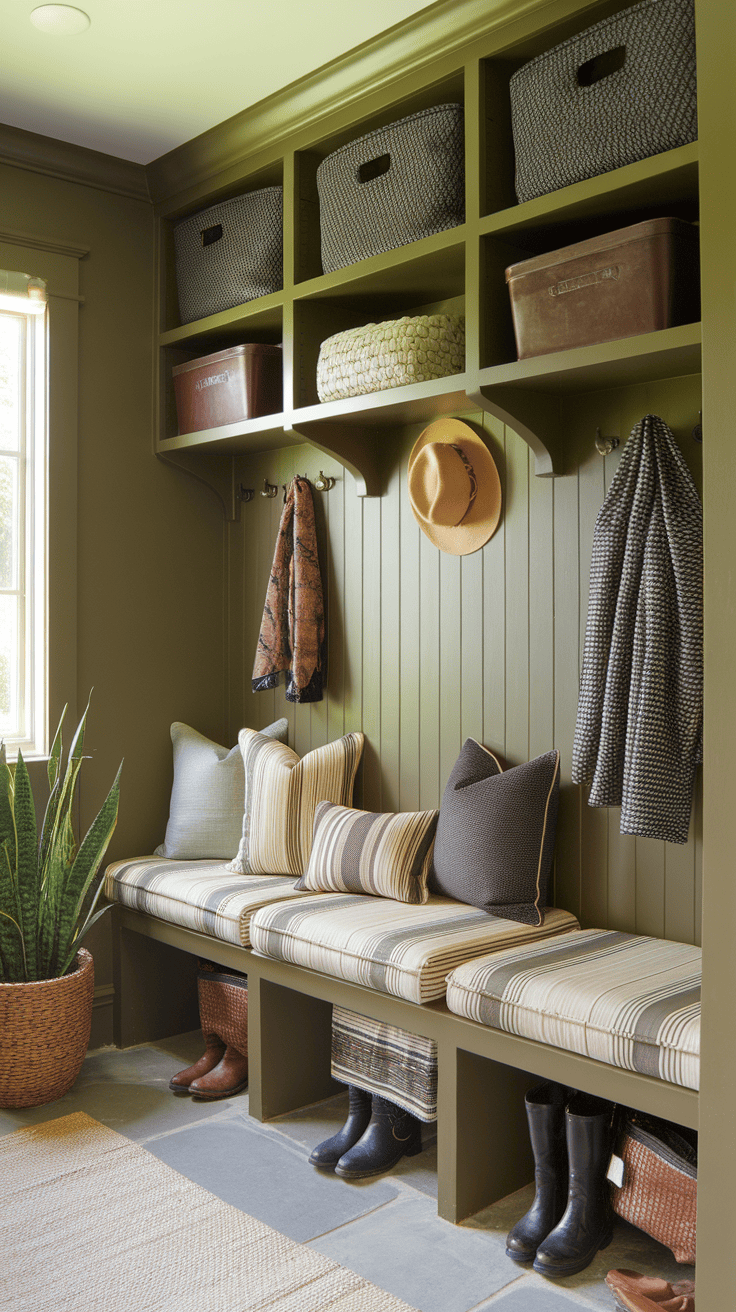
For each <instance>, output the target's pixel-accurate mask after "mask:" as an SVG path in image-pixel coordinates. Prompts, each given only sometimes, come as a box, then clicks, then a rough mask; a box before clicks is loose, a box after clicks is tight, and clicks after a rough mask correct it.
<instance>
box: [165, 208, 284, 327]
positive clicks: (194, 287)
mask: <svg viewBox="0 0 736 1312" xmlns="http://www.w3.org/2000/svg"><path fill="white" fill-rule="evenodd" d="M282 216H283V189H282V188H281V187H265V188H264V189H263V190H262V191H249V192H247V193H246V194H245V195H244V196H233V198H232V200H225V201H221V202H220V203H219V204H218V205H210V206H209V208H208V209H206V210H200V212H199V213H198V214H191V215H190V216H189V218H187V219H182V220H181V222H180V223H177V224H176V226H175V227H174V247H175V250H176V286H177V290H178V293H179V314H180V316H181V321H182V323H191V322H192V320H193V319H203V318H204V317H205V315H208V314H218V313H219V312H220V310H229V309H230V308H231V306H233V305H242V304H243V303H244V302H245V301H253V300H255V298H256V297H257V296H268V295H269V293H270V292H278V291H280V290H281V288H282V287H283V285H284V275H283V217H282Z"/></svg>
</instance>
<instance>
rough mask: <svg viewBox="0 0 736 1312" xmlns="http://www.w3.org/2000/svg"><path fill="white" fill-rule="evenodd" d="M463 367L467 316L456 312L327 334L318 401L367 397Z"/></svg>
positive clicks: (322, 350) (319, 370) (319, 364)
mask: <svg viewBox="0 0 736 1312" xmlns="http://www.w3.org/2000/svg"><path fill="white" fill-rule="evenodd" d="M464 368H465V320H464V318H463V317H462V315H457V314H420V315H414V316H412V317H409V316H407V317H405V318H403V319H392V320H389V321H388V322H387V323H367V324H364V325H363V326H362V327H361V328H348V329H347V330H346V331H345V332H342V333H335V335H334V337H328V338H327V339H326V340H325V341H324V342H323V343H322V345H321V346H320V348H319V359H318V361H317V395H318V397H319V399H320V401H338V400H342V399H344V398H345V397H347V396H364V395H366V394H367V393H369V392H382V391H384V390H385V389H386V388H388V387H403V386H405V385H406V384H407V383H424V382H426V381H427V380H428V379H430V378H445V377H447V376H448V375H450V374H460V373H462V372H463V370H464Z"/></svg>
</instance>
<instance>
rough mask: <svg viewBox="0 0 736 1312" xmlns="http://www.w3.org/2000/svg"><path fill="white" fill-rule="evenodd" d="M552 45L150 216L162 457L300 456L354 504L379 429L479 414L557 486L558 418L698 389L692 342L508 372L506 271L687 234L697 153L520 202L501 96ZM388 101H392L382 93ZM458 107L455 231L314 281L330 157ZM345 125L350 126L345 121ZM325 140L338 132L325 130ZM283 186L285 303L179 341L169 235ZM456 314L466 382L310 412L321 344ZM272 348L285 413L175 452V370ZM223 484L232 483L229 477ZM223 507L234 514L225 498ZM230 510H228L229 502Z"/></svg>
mask: <svg viewBox="0 0 736 1312" xmlns="http://www.w3.org/2000/svg"><path fill="white" fill-rule="evenodd" d="M550 44H554V41H553V39H552V38H551V37H550V33H549V32H547V33H545V32H543V31H540V32H539V33H538V34H537V36H536V37H533V38H531V44H530V39H529V38H527V39H526V40H525V42H524V43H523V44H520V45H519V47H518V50H514V49H511V50H508V49H507V50H504V52H503V57H502V58H495V57H494V54H493V51H492V50H488V51H486V52H484V53H483V54H481V55H479V56H477V55H474V56H473V57H472V58H468V60H467V61H466V62H465V63H464V65H463V67H462V68H460V69H457V70H455V71H454V72H453V73H451V74H449V75H448V76H446V77H445V78H444V80H440V81H438V82H436V83H432V82H428V84H427V85H426V86H425V87H424V88H421V87H417V88H415V89H414V90H413V91H412V92H411V93H410V94H405V95H404V96H403V97H401V96H397V97H396V98H392V96H391V95H389V94H387V96H386V100H385V105H384V106H383V108H382V109H381V110H380V112H376V109H375V107H374V108H372V109H371V111H370V112H369V113H367V114H366V115H365V116H364V117H363V118H362V119H361V118H359V117H355V118H354V119H353V121H352V122H351V123H349V124H348V125H346V124H345V123H344V122H342V123H340V121H339V118H338V119H336V118H335V115H334V114H333V115H332V116H328V120H327V121H325V123H324V124H318V125H317V126H316V127H313V128H312V129H311V133H308V134H302V135H301V136H300V137H298V138H297V139H296V140H293V139H292V140H285V141H283V142H282V143H281V144H280V149H275V150H274V151H273V155H272V158H271V159H270V161H269V162H268V163H267V164H266V165H264V164H263V162H262V161H261V162H259V164H258V167H257V168H253V169H252V170H250V171H249V170H248V169H247V167H243V169H242V171H239V172H237V176H236V174H235V172H233V171H231V172H230V173H229V174H228V177H227V181H226V184H225V185H224V186H222V185H216V186H213V187H212V189H211V191H210V192H209V194H207V193H206V192H203V191H201V190H200V193H199V195H198V197H197V200H196V203H190V204H189V206H188V209H187V208H186V207H185V208H184V209H182V207H181V204H180V203H177V204H170V205H169V206H168V208H167V207H165V206H164V207H162V209H161V241H160V251H161V259H160V280H161V295H160V335H159V347H160V371H159V413H160V424H159V437H158V440H157V443H156V451H157V453H158V454H159V455H162V456H169V457H170V458H175V457H176V454H177V452H186V453H187V459H188V462H189V464H190V465H191V464H192V462H193V459H194V454H195V452H196V451H197V450H201V451H202V453H203V454H204V453H205V452H206V453H207V454H208V457H209V465H210V467H212V462H213V460H215V461H216V460H220V461H230V463H231V464H232V457H233V456H235V455H240V454H243V453H255V452H257V451H265V450H270V449H272V448H273V447H275V446H288V445H292V444H295V443H299V442H305V441H306V442H309V443H310V444H312V445H313V446H315V447H316V448H318V449H319V450H321V451H323V452H326V453H328V454H331V455H333V456H334V457H335V458H336V459H337V460H338V461H339V462H340V463H342V464H343V465H344V467H345V468H347V469H348V470H350V471H351V472H352V473H353V474H354V476H355V478H356V486H357V491H358V493H359V495H380V493H381V491H382V488H383V485H384V481H385V480H384V473H385V465H386V460H387V459H388V456H384V454H383V453H384V452H385V451H386V450H387V447H386V443H385V434H383V435H381V436H380V437H379V436H378V435H377V433H376V430H377V429H378V428H382V429H386V428H389V427H401V426H403V425H406V424H414V423H418V422H427V423H429V422H430V421H431V420H432V419H433V418H436V417H437V416H439V415H442V414H447V413H455V414H457V413H460V414H462V413H466V412H470V411H473V410H474V411H476V412H477V410H478V408H479V407H480V408H481V409H484V410H486V411H488V412H490V413H491V414H493V415H495V416H496V417H497V418H500V419H502V420H503V421H504V422H505V423H508V424H509V425H510V426H511V427H512V428H513V429H514V430H515V431H516V432H517V433H519V434H520V436H521V437H522V438H524V440H525V441H526V442H527V443H528V444H529V446H530V447H531V448H532V450H533V451H534V453H535V457H536V466H535V468H536V473H537V474H541V475H552V474H555V473H563V472H566V471H567V469H568V467H569V463H570V460H571V458H572V457H571V454H570V453H569V452H568V450H567V449H566V445H565V438H564V434H565V429H566V422H565V408H566V406H568V405H569V404H571V403H572V402H574V395H575V393H576V392H579V391H584V392H590V391H593V390H595V389H599V388H600V389H609V388H615V387H623V386H626V385H629V384H631V383H632V382H639V381H642V380H645V379H647V378H649V379H660V378H667V377H675V376H678V375H681V374H692V373H698V372H699V370H700V330H699V325H697V324H692V325H685V326H684V327H678V328H672V329H668V330H666V331H664V332H658V333H653V334H650V335H648V336H646V337H635V338H629V339H626V340H625V341H615V342H606V343H601V344H596V345H592V346H586V347H581V348H579V349H577V350H573V351H564V352H561V353H558V354H554V355H549V356H541V357H538V358H536V359H534V360H522V361H519V360H517V358H516V349H515V343H514V335H513V325H512V320H511V310H510V305H509V298H508V290H507V287H506V282H505V276H504V271H505V269H506V267H507V266H508V265H509V264H512V263H514V262H516V261H518V260H520V259H523V258H525V257H526V256H527V255H531V254H538V253H541V252H544V251H550V250H555V249H556V248H558V247H559V246H562V245H566V244H567V243H569V242H573V241H577V240H581V239H584V238H585V237H588V236H592V235H595V234H598V233H601V232H605V231H608V230H611V229H613V228H617V227H622V226H625V225H626V224H629V223H634V222H637V221H639V220H641V219H644V218H649V217H652V216H654V215H657V214H658V215H672V214H674V215H677V216H679V217H683V218H686V219H689V220H690V221H693V222H695V221H697V219H698V145H697V142H694V143H692V144H690V145H687V146H682V147H680V148H679V149H676V150H672V151H669V152H666V153H664V154H660V155H656V156H653V157H652V158H650V159H644V160H640V161H639V162H637V163H635V164H629V165H627V166H626V167H624V168H620V169H616V170H615V171H613V172H610V173H606V174H603V175H601V176H599V177H595V178H590V179H588V180H586V181H584V182H579V183H576V184H575V185H574V186H570V187H564V188H562V189H561V190H559V191H557V192H554V193H551V194H549V195H545V196H540V197H538V198H537V199H535V200H532V201H528V202H526V203H525V204H516V203H514V191H513V148H512V139H511V127H510V119H509V114H508V79H509V77H510V75H511V73H512V72H513V70H514V68H515V67H517V66H518V64H519V63H520V62H522V60H523V59H524V58H528V57H529V52H530V51H534V50H537V49H545V48H547V47H548V46H549V45H550ZM394 95H395V93H394ZM450 98H452V99H459V98H462V99H463V100H464V103H465V122H466V221H465V223H464V224H462V225H461V226H459V227H456V228H452V229H449V230H447V231H444V232H440V233H438V234H436V235H435V236H432V237H428V238H425V239H423V240H421V241H417V242H414V243H411V244H410V245H407V246H402V247H400V248H398V249H396V250H392V251H388V252H387V253H385V254H382V255H378V256H374V257H372V258H370V259H366V260H362V261H360V262H359V263H357V264H355V265H352V266H350V267H349V268H346V269H340V270H337V271H336V272H333V273H329V274H324V273H322V272H320V269H321V265H320V258H319V244H320V243H319V205H318V198H317V191H316V183H315V175H316V169H317V167H318V164H319V162H320V160H321V159H323V158H324V156H325V155H326V154H327V153H328V152H329V151H330V150H332V149H334V148H335V147H336V146H337V145H339V144H341V143H342V142H343V141H346V140H350V139H351V138H352V137H355V136H359V135H361V134H362V133H363V132H365V131H368V130H370V129H371V128H372V127H374V126H376V124H377V123H378V122H388V121H390V120H391V119H392V118H397V117H400V116H401V115H402V114H403V113H407V112H411V111H412V110H413V109H416V108H418V107H420V106H421V105H423V104H432V103H435V104H439V103H442V102H443V101H446V100H448V99H450ZM352 112H353V114H356V113H357V109H356V108H355V107H354V109H353V111H352ZM336 124H337V126H336ZM277 180H278V181H281V182H283V187H284V288H283V291H281V292H278V293H275V294H274V295H272V296H266V297H262V298H260V299H258V300H255V301H251V302H250V303H248V304H247V305H241V306H236V307H234V308H233V309H231V310H226V311H224V312H223V313H222V314H216V315H211V316H210V317H209V318H206V319H202V320H199V321H197V322H195V323H189V324H185V325H179V324H178V321H177V317H176V316H177V310H176V286H175V272H174V258H173V224H174V223H175V222H176V220H177V218H179V217H181V214H182V213H186V212H193V211H195V210H196V209H199V208H203V207H204V206H205V205H206V204H207V203H209V202H211V201H213V200H215V199H222V198H223V197H224V196H227V195H234V194H237V193H238V192H241V191H243V190H248V189H251V188H255V187H256V186H263V185H267V184H268V183H269V182H270V183H272V182H273V181H277ZM443 311H444V312H447V313H464V314H465V316H466V329H467V344H466V369H465V373H464V374H462V375H458V376H457V377H454V378H443V379H437V380H434V381H432V382H426V383H415V384H412V385H410V386H404V387H398V388H395V389H391V390H390V391H386V392H379V393H373V394H370V395H367V396H360V397H352V398H350V399H349V400H346V401H340V402H328V403H326V404H320V403H319V400H318V397H317V391H316V366H317V357H318V353H319V346H320V343H321V342H322V341H323V340H324V339H325V338H326V337H328V336H330V335H331V334H333V333H336V332H340V331H342V330H343V329H346V328H350V327H355V326H358V325H362V324H365V323H369V322H380V321H381V320H385V319H391V318H399V317H401V316H402V315H407V314H418V313H433V312H434V313H440V312H443ZM247 341H264V342H282V343H283V347H284V351H283V356H284V375H283V382H284V391H283V410H282V411H281V412H279V413H278V414H274V415H269V416H266V417H264V418H261V419H256V420H248V421H243V422H242V423H240V424H229V425H227V426H225V427H223V428H215V429H209V430H207V431H206V432H201V433H188V434H185V435H183V436H178V433H177V427H176V415H175V408H174V404H173V390H172V384H171V368H172V366H173V365H174V364H178V363H180V362H182V361H183V360H190V359H194V358H195V357H196V356H198V355H204V354H209V353H211V352H213V351H216V350H219V349H223V348H225V347H227V346H230V345H233V344H235V343H237V342H247ZM219 481H220V482H223V481H225V482H226V481H227V470H226V469H224V470H223V473H222V476H221V478H220V479H219ZM231 500H232V499H231ZM232 504H234V505H235V504H236V503H235V501H234V500H232Z"/></svg>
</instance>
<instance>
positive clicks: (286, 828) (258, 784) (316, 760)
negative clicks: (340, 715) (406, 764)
mask: <svg viewBox="0 0 736 1312" xmlns="http://www.w3.org/2000/svg"><path fill="white" fill-rule="evenodd" d="M238 742H239V744H240V750H241V752H242V753H243V764H244V766H245V817H244V820H243V835H242V838H241V840H240V847H239V848H238V854H237V856H236V857H235V859H234V860H233V861H231V862H230V864H229V866H228V867H227V869H228V870H231V871H233V872H234V873H235V874H238V875H295V876H298V875H302V874H303V873H304V871H305V870H306V868H307V863H308V861H309V853H310V851H311V848H312V828H313V826H314V815H315V811H316V810H317V807H318V805H319V803H320V802H323V801H328V802H339V803H341V804H342V805H343V806H347V805H349V804H350V802H351V801H352V800H353V784H354V783H355V775H356V771H357V769H358V765H359V762H360V757H361V753H362V751H363V743H364V738H363V735H362V733H348V734H346V735H345V737H344V738H339V739H338V740H337V742H335V743H326V744H325V746H324V747H317V748H315V750H314V751H313V752H308V753H307V755H306V756H304V757H302V759H301V760H300V759H299V757H298V756H297V754H296V752H293V751H292V750H291V748H290V747H287V746H286V744H285V743H279V742H275V741H274V739H272V738H266V737H264V735H263V734H260V733H255V732H254V730H253V729H241V731H240V733H239V735H238Z"/></svg>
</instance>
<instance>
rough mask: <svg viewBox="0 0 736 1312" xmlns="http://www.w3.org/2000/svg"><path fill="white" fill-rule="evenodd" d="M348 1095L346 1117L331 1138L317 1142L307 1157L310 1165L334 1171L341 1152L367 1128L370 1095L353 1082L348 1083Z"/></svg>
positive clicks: (351, 1145)
mask: <svg viewBox="0 0 736 1312" xmlns="http://www.w3.org/2000/svg"><path fill="white" fill-rule="evenodd" d="M348 1095H349V1099H350V1102H349V1110H348V1118H347V1120H346V1122H345V1124H344V1125H343V1127H342V1129H341V1130H338V1132H337V1134H333V1136H332V1138H331V1139H325V1140H324V1141H323V1142H322V1143H318V1144H317V1147H316V1148H315V1149H314V1151H313V1152H312V1154H311V1156H310V1158H309V1160H310V1162H311V1164H312V1166H318V1167H319V1168H320V1170H322V1171H334V1169H335V1167H336V1166H337V1163H338V1162H339V1160H340V1158H341V1157H342V1155H343V1153H346V1152H347V1151H348V1149H349V1148H352V1147H353V1145H354V1144H356V1143H357V1142H358V1140H359V1139H360V1138H362V1136H363V1134H364V1133H365V1131H366V1130H367V1128H368V1122H369V1121H370V1119H371V1110H372V1106H371V1095H370V1094H369V1093H366V1091H365V1089H359V1088H358V1087H357V1085H355V1084H349V1085H348Z"/></svg>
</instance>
